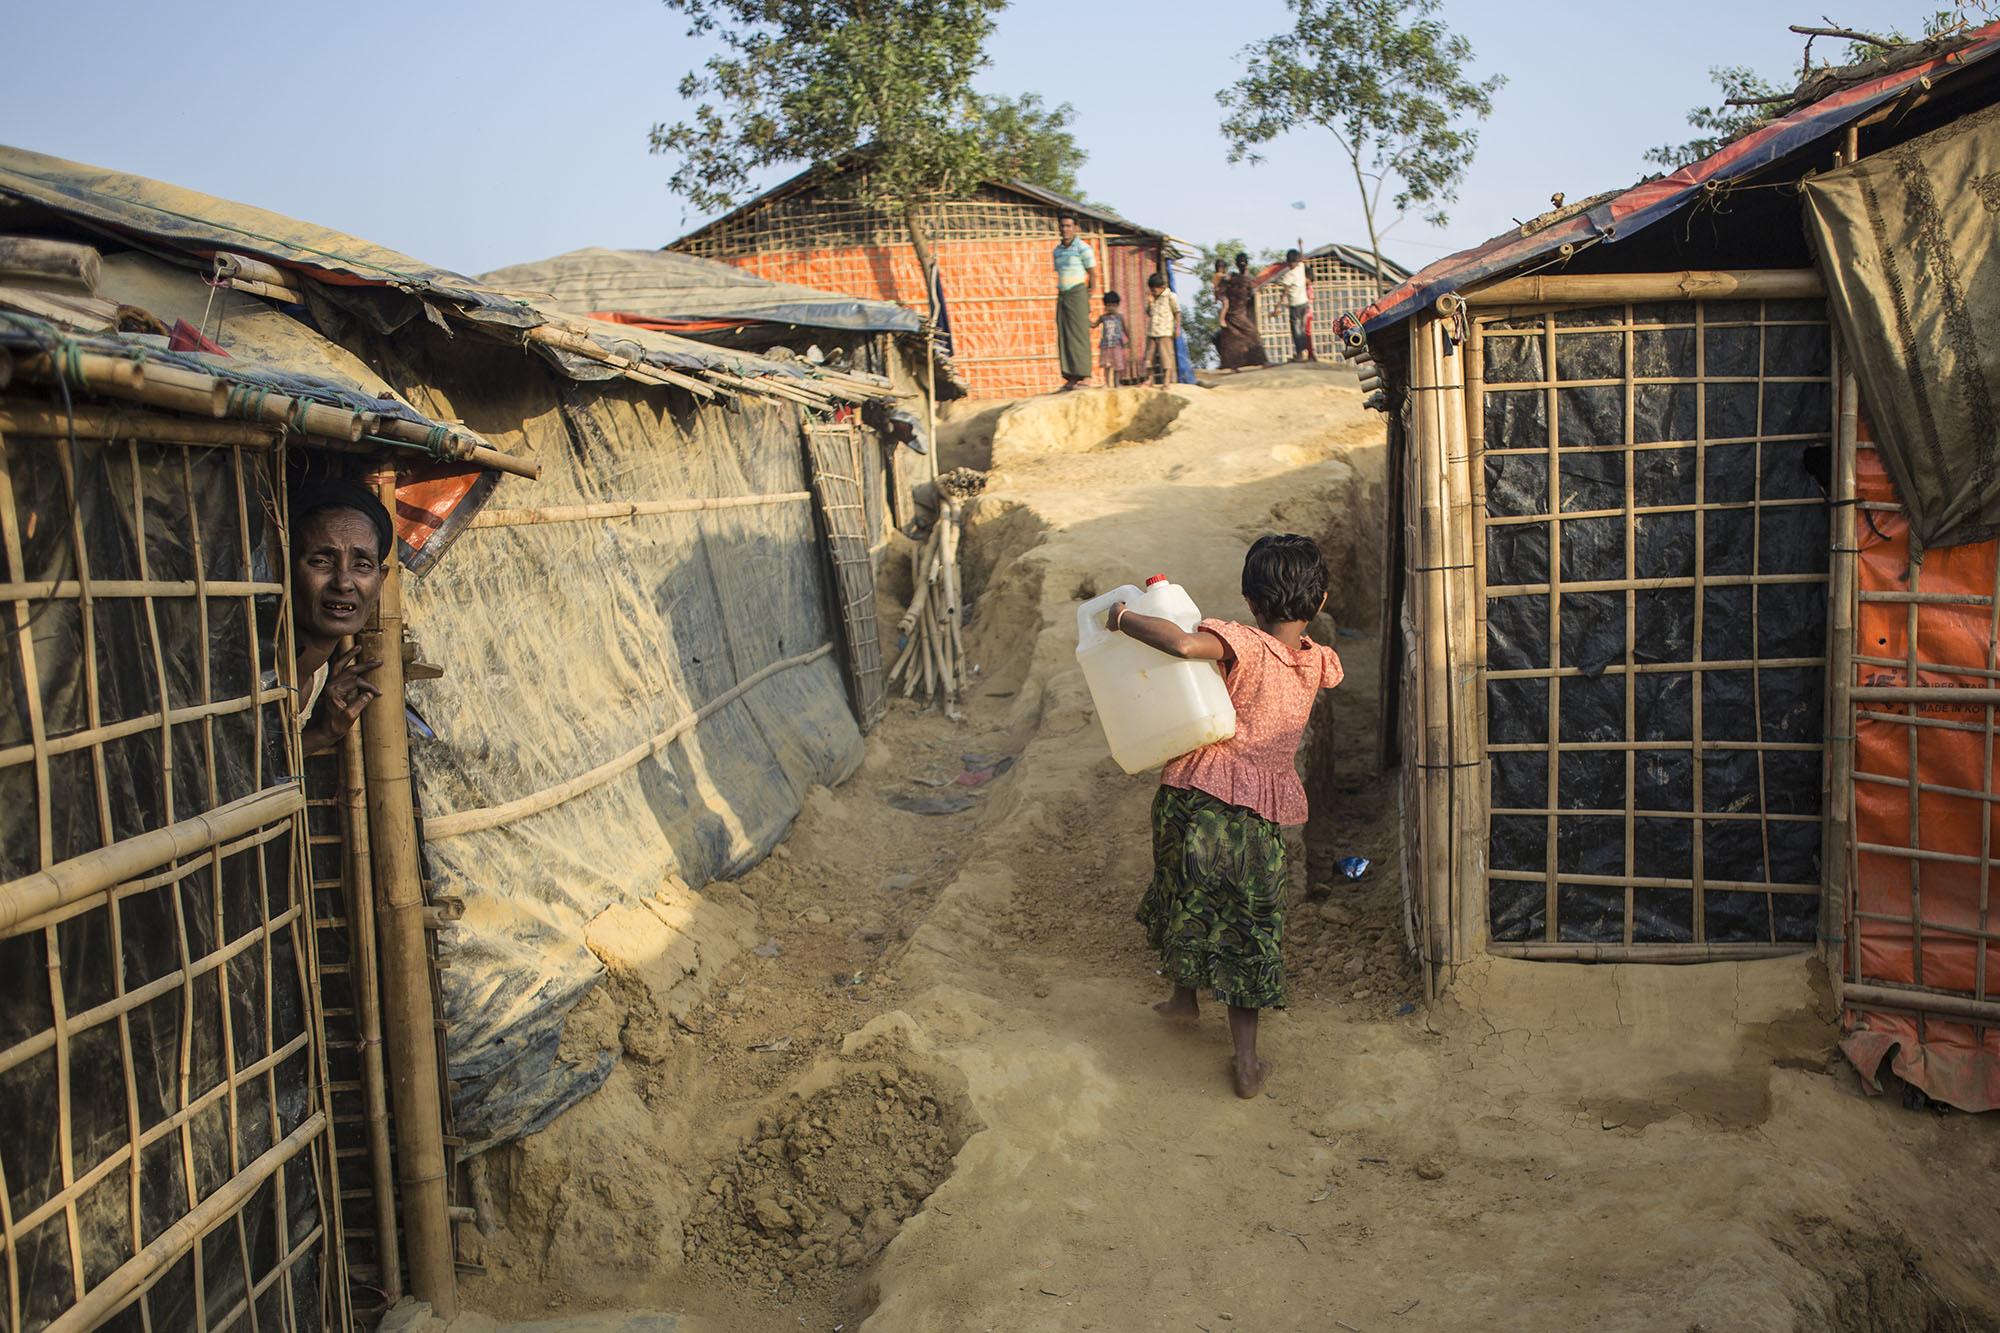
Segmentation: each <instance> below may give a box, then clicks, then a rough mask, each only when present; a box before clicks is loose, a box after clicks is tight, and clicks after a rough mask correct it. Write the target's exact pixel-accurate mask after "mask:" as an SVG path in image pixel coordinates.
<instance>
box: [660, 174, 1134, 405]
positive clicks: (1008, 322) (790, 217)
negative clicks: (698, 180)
mask: <svg viewBox="0 0 2000 1333" xmlns="http://www.w3.org/2000/svg"><path fill="white" fill-rule="evenodd" d="M856 169H858V168H857V165H856V163H855V162H854V161H853V160H849V161H848V162H845V163H842V164H841V165H840V166H839V168H838V169H837V170H835V171H834V172H832V173H830V174H829V173H819V172H813V171H807V172H803V173H801V174H799V175H798V176H795V177H793V178H792V179H791V180H788V181H785V182H784V183H783V184H781V185H778V186H776V187H774V188H773V189H771V190H769V191H767V192H766V193H764V194H762V195H760V196H758V197H757V198H755V199H753V200H751V201H750V202H749V203H747V204H745V205H743V206H742V207H741V208H739V209H737V210H735V211H734V212H732V213H729V214H727V215H726V216H724V217H721V218H718V219H716V220H715V221H713V222H711V223H708V224H707V225H706V226H703V227H700V228H698V229H696V230H695V231H692V232H689V233H688V234H687V235H686V236H683V237H681V238H680V239H679V240H677V241H674V242H672V243H671V244H669V245H668V246H667V247H666V249H668V250H669V251H673V252H676V253H679V254H683V255H690V256H694V257H697V258H702V259H711V260H718V261H720V262H722V263H725V264H729V265H733V266H735V267H738V268H741V269H743V270H745V271H746V272H749V273H752V274H755V275H756V276H758V277H760V278H765V279H770V280H774V281H777V282H782V283H795V284H799V285H801V286H805V287H810V288H815V289H818V290H821V291H828V292H842V293H846V294H848V295H851V296H858V297H863V298H866V299H867V300H870V301H878V302H893V303H899V304H902V305H905V306H914V307H917V308H919V309H925V308H928V305H929V302H928V300H927V294H926V291H925V284H924V275H923V273H922V272H921V271H920V269H919V266H918V263H917V257H916V250H915V247H914V246H913V245H912V244H911V242H910V234H909V228H908V224H907V223H906V222H905V221H904V219H903V217H902V216H901V214H900V212H899V211H896V210H890V209H885V208H880V207H875V206H872V205H869V204H866V203H863V202H860V201H858V200H856V199H854V198H852V197H849V192H847V191H845V190H843V189H842V188H841V184H842V180H843V178H844V177H845V176H846V175H847V173H849V172H851V171H854V170H856ZM1065 213H1067V214H1070V215H1072V216H1074V217H1075V218H1076V219H1077V221H1078V226H1079V234H1080V235H1081V236H1082V237H1083V239H1084V240H1085V241H1086V242H1088V243H1089V245H1090V247H1091V249H1092V250H1093V251H1095V252H1096V255H1097V261H1098V274H1097V278H1098V288H1097V290H1098V295H1099V296H1100V297H1101V296H1102V295H1103V293H1104V292H1105V291H1106V290H1110V291H1115V292H1118V293H1120V295H1121V296H1122V297H1123V298H1124V300H1125V310H1126V315H1127V318H1128V319H1130V318H1136V316H1135V314H1134V312H1136V311H1137V310H1138V308H1139V306H1140V305H1141V304H1142V303H1143V302H1144V299H1145V296H1144V294H1145V291H1146V279H1147V278H1148V277H1149V276H1151V275H1152V274H1153V273H1155V272H1164V271H1166V266H1167V262H1168V261H1169V260H1170V259H1171V258H1172V255H1173V244H1172V242H1171V241H1170V240H1169V239H1168V238H1167V236H1166V234H1165V233H1164V232H1159V231H1154V230H1152V229H1150V228H1147V227H1142V226H1139V225H1138V224H1136V223H1133V222H1130V221H1127V220H1126V219H1124V218H1122V217H1120V216H1118V215H1117V214H1116V213H1113V212H1110V211H1108V210H1106V209H1103V208H1098V207H1094V206H1092V205H1089V204H1084V203H1081V202H1079V201H1077V200H1074V199H1068V198H1065V197H1064V196H1062V195H1059V194H1055V193H1052V192H1051V191H1048V190H1044V189H1042V188H1040V187H1039V186H1035V185H1030V184H1028V183H1027V182H1025V181H988V182H986V183H985V184H983V185H980V186H979V187H978V188H976V189H974V190H971V191H968V192H967V193H966V195H965V196H964V197H961V198H954V199H941V200H937V201H934V202H931V203H926V204H924V205H921V206H920V207H919V209H918V215H919V218H920V220H921V222H922V225H923V226H924V227H925V228H926V229H927V230H928V232H929V234H930V237H931V241H932V247H933V249H934V251H935V253H936V256H937V267H938V271H939V281H940V284H941V286H942V288H943V296H944V300H943V307H944V311H943V316H942V317H941V318H940V319H939V321H938V323H939V325H940V332H941V333H942V334H943V335H944V336H945V338H946V339H947V341H948V344H949V347H948V350H949V351H950V354H951V362H952V365H953V366H954V367H955V368H956V369H957V371H958V372H959V374H960V375H961V376H962V377H963V379H964V381H965V384H966V386H967V389H968V391H969V393H970V396H972V397H974V398H1009V397H1018V396H1020V395H1023V394H1030V393H1042V392H1045V391H1047V390H1050V389H1054V388H1056V387H1057V386H1058V385H1060V384H1061V382H1062V379H1061V375H1060V373H1059V369H1058V366H1057V361H1056V334H1055V294H1056V293H1055V280H1054V276H1053V273H1052V270H1051V267H1050V263H1051V261H1050V254H1049V252H1050V250H1051V249H1053V247H1054V246H1055V244H1056V240H1057V236H1056V224H1057V219H1058V218H1059V217H1061V216H1062V215H1063V214H1065ZM1100 313H1102V309H1101V304H1100V303H1099V302H1096V301H1093V302H1092V309H1091V316H1092V318H1095V317H1096V316H1097V315H1098V314H1100Z"/></svg>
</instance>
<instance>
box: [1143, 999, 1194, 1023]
mask: <svg viewBox="0 0 2000 1333" xmlns="http://www.w3.org/2000/svg"><path fill="white" fill-rule="evenodd" d="M1153 1012H1154V1013H1156V1014H1158V1015H1159V1016H1160V1017H1162V1018H1175V1019H1181V1020H1187V1019H1194V1018H1200V1017H1201V1003H1200V1001H1198V1000H1196V999H1195V997H1194V996H1192V995H1189V996H1187V997H1185V998H1183V997H1182V996H1180V995H1179V994H1176V995H1174V996H1173V997H1172V998H1171V999H1166V1000H1161V1001H1160V1002H1159V1003H1158V1004H1156V1005H1154V1006H1153Z"/></svg>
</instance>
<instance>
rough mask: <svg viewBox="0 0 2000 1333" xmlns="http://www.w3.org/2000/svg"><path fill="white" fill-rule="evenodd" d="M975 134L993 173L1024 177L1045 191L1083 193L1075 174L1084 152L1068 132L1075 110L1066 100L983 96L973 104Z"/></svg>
mask: <svg viewBox="0 0 2000 1333" xmlns="http://www.w3.org/2000/svg"><path fill="white" fill-rule="evenodd" d="M977 106H978V112H979V123H980V132H981V134H982V136H983V138H984V141H985V144H986V150H987V151H988V152H989V153H991V154H992V155H993V165H994V173H993V174H994V175H996V176H1003V177H1007V178H1009V179H1012V180H1023V181H1026V182H1028V184H1030V185H1039V186H1041V187H1042V188H1043V189H1044V190H1053V191H1055V192H1056V193H1057V194H1066V195H1068V196H1069V197H1070V198H1072V199H1080V198H1082V197H1083V189H1082V187H1081V186H1079V185H1078V184H1077V183H1076V173H1077V172H1078V171H1079V170H1080V169H1081V168H1082V167H1083V164H1084V160H1085V159H1086V158H1087V157H1088V156H1089V155H1088V154H1087V153H1085V152H1084V151H1083V146H1082V145H1081V144H1079V143H1077V141H1076V135H1075V134H1073V133H1071V132H1070V125H1071V124H1072V123H1073V122H1074V121H1075V120H1076V108H1075V107H1073V106H1071V105H1070V104H1069V103H1068V102H1059V103H1057V104H1056V105H1055V106H1048V105H1046V104H1045V103H1043V101H1042V99H1041V97H1040V95H1038V94H1036V93H1023V94H1022V95H1021V96H1019V97H993V96H990V95H989V96H982V97H980V98H979V101H978V103H977Z"/></svg>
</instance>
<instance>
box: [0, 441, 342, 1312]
mask: <svg viewBox="0 0 2000 1333" xmlns="http://www.w3.org/2000/svg"><path fill="white" fill-rule="evenodd" d="M282 512H283V498H282V494H281V486H280V484H279V477H278V470H277V468H276V460H275V459H274V458H273V457H272V456H271V455H270V454H268V453H264V452H261V451H256V450H251V449H238V448H234V447H211V446H205V445H200V444H188V443H175V444H149V443H146V442H143V441H135V440H129V439H128V440H118V441H108V440H96V439H81V438H80V439H61V438H55V439H36V440H33V441H28V440H24V439H22V438H19V437H14V438H9V439H6V440H4V441H0V545H4V562H5V563H4V569H5V577H6V582H5V583H4V584H0V616H4V617H5V619H6V621H7V622H8V623H7V633H6V634H5V635H4V639H0V682H4V683H3V684H0V690H4V692H5V694H6V696H7V698H8V700H9V704H10V706H9V707H8V708H6V709H4V710H0V858H4V866H0V881H4V888H0V892H4V893H5V894H6V896H7V897H8V898H9V899H10V900H12V901H14V902H26V901H28V898H27V897H26V896H17V895H25V891H26V890H27V889H30V888H32V886H34V885H36V884H38V883H46V882H47V881H46V880H41V879H38V878H37V877H38V876H39V875H40V874H41V872H44V871H49V870H51V869H52V868H56V867H62V868H63V871H64V874H65V875H66V876H68V877H69V879H70V882H72V883H75V884H82V885H85V886H88V887H85V888H81V889H77V890H75V891H65V892H64V893H62V894H60V895H57V896H56V898H55V899H52V898H51V897H50V896H49V895H48V894H46V893H44V894H43V895H42V897H41V898H40V899H39V900H38V901H41V902H43V903H44V904H47V903H50V902H51V901H54V903H55V905H53V906H47V907H45V909H44V910H39V911H33V912H29V913H27V914H26V915H25V916H23V915H18V914H16V913H14V912H12V911H11V910H10V911H9V912H8V913H7V915H6V917H5V918H0V919H7V920H9V921H10V923H11V924H9V925H8V926H6V927H5V928H4V929H0V1237H4V1241H5V1251H4V1253H5V1263H4V1270H0V1328H5V1329H8V1330H21V1331H25V1330H33V1329H41V1328H60V1329H68V1328H90V1327H97V1326H100V1325H101V1324H104V1323H106V1322H118V1323H119V1326H121V1327H124V1326H129V1327H133V1328H146V1329H155V1330H166V1329H176V1330H180V1329H188V1330H199V1331H200V1333H214V1331H216V1330H222V1329H227V1328H257V1329H282V1330H292V1329H318V1328H327V1327H335V1328H338V1327H345V1326H346V1323H347V1306H346V1298H345V1293H344V1290H343V1287H344V1281H343V1279H342V1277H341V1275H340V1268H339V1251H338V1246H337V1236H338V1232H339V1213H338V1204H337V1201H336V1200H335V1199H334V1198H332V1197H331V1195H330V1192H329V1190H328V1188H327V1180H328V1172H329V1161H328V1157H329V1151H330V1145H329V1135H328V1132H327V1116H326V1111H325V1090H324V1081H325V1075H324V1064H323V1049H322V1047H321V1044H320V1038H319V1031H320V1022H319V1013H318V1007H317V999H316V993H315V987H314V984H313V977H314V973H315V968H316V962H315V957H314V952H313V944H314V942H313V939H312V935H311V931H310V928H309V927H310V922H309V920H308V917H307V906H306V903H305V895H304V892H303V890H302V883H301V881H302V869H303V855H304V844H303V840H302V837H301V832H302V823H301V818H300V813H299V811H300V808H301V804H302V802H301V800H300V798H299V795H298V792H297V788H296V785H295V784H294V783H293V781H292V779H291V777H290V775H291V774H293V773H295V772H296V770H297V761H298V754H297V740H296V735H295V732H294V730H293V724H292V712H293V707H292V697H291V693H290V691H289V690H288V689H286V688H284V687H283V686H282V685H281V684H280V683H279V677H278V674H277V672H276V671H275V670H274V664H275V663H276V662H278V661H280V660H283V658H284V656H285V655H286V654H289V652H290V651H291V648H290V642H289V636H288V634H287V633H286V632H285V629H284V627H285V626H287V625H288V623H289V614H288V608H287V598H286V591H285V583H284V580H283V578H282V576H281V571H282V570H283V569H284V556H283V549H282V543H283V532H282V530H281V529H280V528H279V527H278V525H277V523H276V521H275V516H276V515H278V514H281V513H282ZM273 627H276V628H275V630H274V629H273ZM274 633H275V635H276V638H275V641H274V639H273V634H274ZM170 832H171V833H172V834H174V835H175V836H163V835H165V834H168V833H170ZM111 866H117V867H119V868H118V869H117V870H115V871H114V870H111V869H109V867H111ZM99 881H102V882H103V885H104V887H102V888H97V887H95V885H96V884H97V883H98V882H99Z"/></svg>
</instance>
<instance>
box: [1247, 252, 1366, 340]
mask: <svg viewBox="0 0 2000 1333" xmlns="http://www.w3.org/2000/svg"><path fill="white" fill-rule="evenodd" d="M1306 278H1307V280H1308V282H1309V283H1310V284H1311V287H1310V291H1311V297H1312V347H1313V355H1314V356H1316V357H1318V358H1319V359H1320V360H1322V361H1336V360H1338V359H1339V358H1340V355H1341V346H1340V339H1339V337H1338V335H1337V332H1336V330H1337V328H1338V326H1339V323H1340V317H1341V316H1342V315H1344V314H1347V313H1348V312H1349V311H1353V310H1359V309H1361V308H1362V307H1364V306H1366V305H1367V304H1368V303H1369V302H1371V301H1373V300H1374V299H1375V298H1376V296H1377V295H1378V294H1379V289H1378V287H1377V286H1376V284H1375V281H1374V280H1373V279H1372V278H1370V277H1369V276H1368V275H1367V273H1365V272H1363V271H1362V270H1361V269H1358V268H1355V267H1354V266H1353V265H1352V264H1343V263H1341V262H1340V261H1339V260H1338V259H1335V258H1334V257H1333V256H1331V255H1320V256H1318V257H1317V258H1314V259H1309V260H1307V261H1306ZM1257 334H1258V336H1259V337H1260V338H1261V339H1262V340H1263V343H1264V355H1265V356H1267V357H1269V358H1270V359H1271V360H1272V361H1273V362H1279V361H1289V360H1291V359H1292V319H1291V313H1290V311H1289V309H1288V308H1287V306H1286V302H1285V293H1284V290H1283V289H1282V288H1281V287H1279V286H1278V284H1277V283H1276V282H1268V283H1265V284H1264V285H1263V286H1262V287H1260V288H1258V290H1257Z"/></svg>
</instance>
